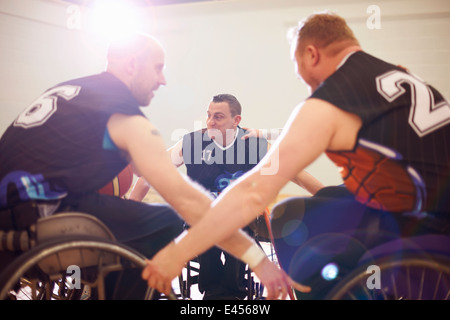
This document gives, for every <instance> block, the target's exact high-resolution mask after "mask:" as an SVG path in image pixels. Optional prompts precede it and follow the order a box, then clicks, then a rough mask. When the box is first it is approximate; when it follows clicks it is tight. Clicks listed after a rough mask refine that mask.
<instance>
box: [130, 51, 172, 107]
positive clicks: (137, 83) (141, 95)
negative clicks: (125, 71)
mask: <svg viewBox="0 0 450 320" xmlns="http://www.w3.org/2000/svg"><path fill="white" fill-rule="evenodd" d="M136 66H137V69H136V73H135V76H134V77H133V80H132V83H131V91H132V93H133V96H134V97H135V98H136V100H137V101H138V102H139V105H141V106H147V105H149V103H150V101H151V100H152V99H153V97H154V91H156V90H157V89H158V88H159V86H161V85H165V84H166V79H165V77H164V51H163V50H162V48H161V47H160V46H158V45H156V44H153V45H152V46H151V48H149V50H148V52H147V53H145V54H143V55H142V56H141V57H137V58H136Z"/></svg>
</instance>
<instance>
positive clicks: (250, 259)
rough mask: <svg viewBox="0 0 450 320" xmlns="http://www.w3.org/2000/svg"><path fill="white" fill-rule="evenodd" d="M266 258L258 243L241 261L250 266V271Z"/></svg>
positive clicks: (251, 247) (252, 246) (246, 252)
mask: <svg viewBox="0 0 450 320" xmlns="http://www.w3.org/2000/svg"><path fill="white" fill-rule="evenodd" d="M266 257H267V256H266V254H265V253H264V251H263V250H262V249H261V248H260V247H259V246H258V245H257V244H256V243H254V244H253V245H251V246H250V248H248V249H247V251H245V253H244V254H243V255H242V256H241V260H242V261H243V262H245V263H246V264H248V267H249V268H250V269H253V268H254V267H256V266H257V265H258V264H259V263H260V262H261V261H262V260H263V259H264V258H266Z"/></svg>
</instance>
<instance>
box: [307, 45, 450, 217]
mask: <svg viewBox="0 0 450 320" xmlns="http://www.w3.org/2000/svg"><path fill="white" fill-rule="evenodd" d="M311 97H313V98H319V99H323V100H325V101H328V102H330V103H331V104H333V105H335V106H336V107H338V108H341V109H343V110H345V111H347V112H351V113H353V114H356V115H358V116H359V117H360V118H361V119H362V122H363V124H362V128H361V129H360V131H359V134H358V138H357V141H356V144H355V146H354V149H353V150H342V151H339V152H332V151H329V152H327V155H328V156H329V157H330V158H331V160H333V161H334V162H335V163H336V164H337V165H338V166H341V167H342V168H343V171H342V176H343V179H344V182H345V184H346V186H347V187H348V189H349V190H350V191H352V192H353V193H354V194H355V196H356V199H357V200H359V201H360V202H362V203H364V204H366V205H368V206H370V207H373V208H377V209H383V210H388V211H393V212H397V211H403V212H405V211H406V212H419V211H434V212H447V213H450V196H449V195H450V105H449V103H448V101H446V100H445V99H444V97H443V96H442V95H441V94H440V93H439V92H438V91H437V90H435V89H434V88H433V87H431V86H429V85H428V84H427V83H425V82H424V81H423V80H421V79H419V78H418V77H416V76H415V75H412V74H410V73H408V72H407V71H405V70H404V69H402V68H400V67H397V66H394V65H392V64H389V63H386V62H384V61H382V60H380V59H377V58H375V57H373V56H371V55H369V54H367V53H365V52H362V51H360V52H355V53H353V54H352V55H350V56H349V57H348V59H347V60H346V61H345V62H344V63H343V64H342V66H341V67H340V68H338V69H337V70H336V72H334V73H333V74H332V75H331V76H330V77H329V78H328V79H326V80H325V81H324V82H323V83H322V84H321V85H320V86H319V87H318V88H317V90H316V91H315V92H314V93H313V94H312V96H311Z"/></svg>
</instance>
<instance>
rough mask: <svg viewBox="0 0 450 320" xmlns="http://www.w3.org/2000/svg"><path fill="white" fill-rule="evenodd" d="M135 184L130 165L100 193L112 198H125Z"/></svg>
mask: <svg viewBox="0 0 450 320" xmlns="http://www.w3.org/2000/svg"><path fill="white" fill-rule="evenodd" d="M132 182H133V169H132V168H131V165H128V166H126V167H125V169H123V170H122V171H121V172H120V173H119V174H118V175H117V176H116V177H115V178H114V179H113V180H112V181H111V182H109V183H108V184H106V185H105V186H104V187H102V188H101V189H100V190H99V191H98V192H99V193H101V194H108V195H111V196H117V197H123V196H124V195H125V194H126V193H127V192H128V190H129V189H130V187H131V184H132Z"/></svg>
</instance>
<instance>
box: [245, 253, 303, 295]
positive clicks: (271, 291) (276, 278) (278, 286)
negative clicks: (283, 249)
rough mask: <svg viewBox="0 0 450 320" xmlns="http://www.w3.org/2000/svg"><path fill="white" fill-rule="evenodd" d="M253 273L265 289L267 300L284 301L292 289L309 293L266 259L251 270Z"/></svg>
mask: <svg viewBox="0 0 450 320" xmlns="http://www.w3.org/2000/svg"><path fill="white" fill-rule="evenodd" d="M253 271H254V272H255V274H256V275H257V276H258V278H259V279H260V280H261V282H262V283H263V284H264V286H265V287H266V289H267V299H268V300H274V299H278V298H279V297H280V296H281V300H284V299H286V297H287V295H288V293H289V291H290V290H291V289H292V288H294V289H296V290H298V291H300V292H304V293H307V292H310V291H311V288H310V287H307V286H304V285H301V284H299V283H296V282H294V281H293V280H292V279H291V278H290V277H289V276H288V275H287V274H286V273H285V272H284V271H283V270H281V269H280V268H278V267H277V266H276V265H275V264H274V263H273V262H272V261H270V260H269V259H267V258H265V259H264V260H263V261H261V262H260V263H259V264H258V265H257V266H256V267H255V268H253Z"/></svg>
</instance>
